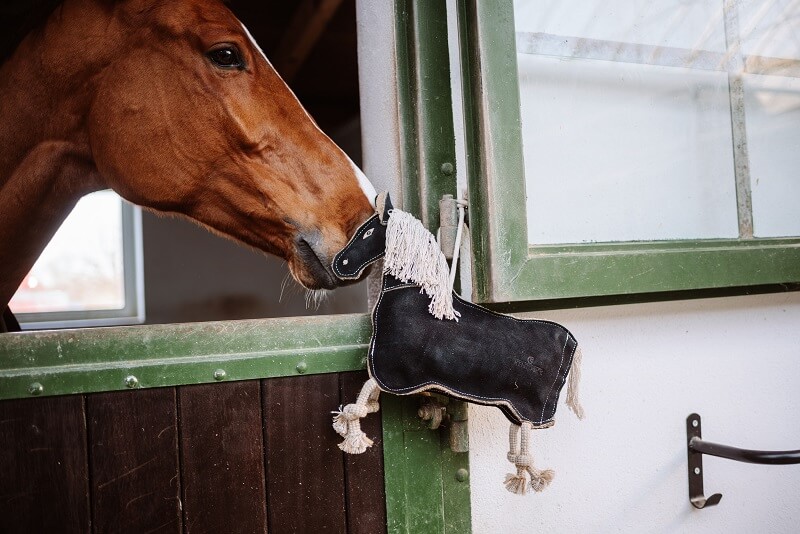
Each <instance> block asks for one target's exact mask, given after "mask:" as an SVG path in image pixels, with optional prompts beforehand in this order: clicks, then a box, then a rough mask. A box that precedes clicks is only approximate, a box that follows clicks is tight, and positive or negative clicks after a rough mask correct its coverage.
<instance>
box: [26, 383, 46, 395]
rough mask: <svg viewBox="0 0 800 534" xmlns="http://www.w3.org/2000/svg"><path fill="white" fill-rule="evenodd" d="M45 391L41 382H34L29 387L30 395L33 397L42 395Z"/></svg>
mask: <svg viewBox="0 0 800 534" xmlns="http://www.w3.org/2000/svg"><path fill="white" fill-rule="evenodd" d="M43 391H44V386H43V385H41V384H40V383H39V382H34V383H33V384H31V385H30V386H28V393H30V394H31V395H41V394H42V392H43Z"/></svg>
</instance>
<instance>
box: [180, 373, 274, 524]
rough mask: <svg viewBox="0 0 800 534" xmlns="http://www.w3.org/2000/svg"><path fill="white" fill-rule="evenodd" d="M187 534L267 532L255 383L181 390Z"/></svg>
mask: <svg viewBox="0 0 800 534" xmlns="http://www.w3.org/2000/svg"><path fill="white" fill-rule="evenodd" d="M178 399H179V402H178V406H179V413H180V417H179V423H178V424H179V426H180V447H181V455H182V466H181V470H182V475H183V477H182V480H183V514H184V516H183V521H184V530H185V531H186V532H187V534H196V533H202V532H209V533H214V534H218V533H220V532H236V533H251V532H252V533H256V532H262V533H263V532H266V530H267V518H266V493H265V489H264V456H263V450H264V449H263V442H262V429H261V391H260V388H259V382H258V381H257V380H252V381H245V382H231V383H223V384H207V385H199V386H183V387H180V388H178Z"/></svg>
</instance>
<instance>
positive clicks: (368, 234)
mask: <svg viewBox="0 0 800 534" xmlns="http://www.w3.org/2000/svg"><path fill="white" fill-rule="evenodd" d="M373 231H374V229H373V228H370V229H369V230H367V231H366V232H364V237H362V238H361V239H366V238H368V237H369V236H371V235H372V232H373Z"/></svg>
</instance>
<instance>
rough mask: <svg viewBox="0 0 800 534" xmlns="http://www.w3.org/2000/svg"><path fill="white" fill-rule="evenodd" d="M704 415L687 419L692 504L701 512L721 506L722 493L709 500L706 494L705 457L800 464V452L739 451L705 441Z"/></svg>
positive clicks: (764, 462)
mask: <svg viewBox="0 0 800 534" xmlns="http://www.w3.org/2000/svg"><path fill="white" fill-rule="evenodd" d="M701 430H702V424H701V420H700V416H699V415H698V414H696V413H693V414H691V415H689V417H687V418H686V452H687V455H688V460H689V461H688V474H689V501H690V502H691V503H692V506H694V507H695V508H698V509H702V508H707V507H709V506H714V505H716V504H719V501H720V500H721V499H722V494H721V493H715V494H713V495H712V496H710V497H708V498H706V496H705V495H704V494H703V455H704V454H710V455H712V456H719V457H720V458H727V459H729V460H736V461H737V462H748V463H753V464H773V465H775V464H781V465H785V464H800V450H796V451H755V450H749V449H739V448H736V447H731V446H729V445H721V444H719V443H712V442H710V441H703V439H702V438H703V436H702V431H701Z"/></svg>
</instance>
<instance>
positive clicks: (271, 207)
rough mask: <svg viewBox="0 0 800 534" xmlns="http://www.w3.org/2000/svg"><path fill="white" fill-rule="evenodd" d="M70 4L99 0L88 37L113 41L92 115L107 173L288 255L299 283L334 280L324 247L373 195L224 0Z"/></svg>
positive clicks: (328, 284)
mask: <svg viewBox="0 0 800 534" xmlns="http://www.w3.org/2000/svg"><path fill="white" fill-rule="evenodd" d="M69 3H70V1H69V0H67V4H65V6H64V7H65V8H67V7H69ZM76 3H79V4H83V5H94V6H96V7H97V8H98V9H102V10H103V11H104V13H105V16H106V20H104V21H103V27H102V29H101V28H99V27H95V26H92V27H91V28H90V32H91V31H98V32H102V35H100V36H99V37H98V38H97V39H96V41H97V44H100V42H103V41H105V40H106V39H107V37H108V36H109V35H111V36H113V39H114V41H115V42H114V43H113V46H111V49H112V50H113V53H111V54H108V55H107V62H106V64H105V65H104V66H103V68H102V70H101V71H100V72H97V73H95V74H94V76H95V78H96V84H95V91H94V95H93V97H92V101H91V105H90V107H89V109H88V120H87V130H88V139H89V144H90V147H91V153H92V156H93V159H94V163H95V165H96V168H97V171H98V173H99V175H100V176H102V178H103V179H104V180H105V184H106V185H107V186H109V187H111V188H112V189H114V190H115V191H117V192H118V193H119V194H120V195H121V196H123V197H124V198H126V199H128V200H130V201H131V202H133V203H135V204H139V205H141V206H145V207H148V208H151V209H154V210H157V211H161V212H169V213H175V214H179V215H183V216H186V217H188V218H190V219H193V220H194V221H196V222H199V223H200V224H201V225H203V226H206V227H207V228H209V229H211V230H212V231H214V232H216V233H219V234H222V235H224V236H227V237H229V238H233V239H235V240H238V241H240V242H242V243H245V244H247V245H250V246H252V247H255V248H257V249H259V250H262V251H265V252H269V253H272V254H275V255H277V256H279V257H282V258H284V259H285V260H286V261H287V263H288V265H289V268H290V271H291V272H292V274H293V275H294V277H295V278H296V279H297V280H298V281H299V282H300V283H301V284H302V285H304V286H306V287H307V288H312V289H316V288H328V289H330V288H333V287H336V286H337V285H338V284H339V283H340V279H339V278H338V277H336V276H335V275H334V273H333V272H332V270H331V262H332V260H333V256H334V255H335V254H336V252H338V251H339V250H340V249H342V248H343V247H344V246H345V245H346V244H347V242H348V239H349V237H350V236H351V235H352V233H353V232H354V231H355V229H356V228H357V227H358V226H359V225H360V224H361V223H362V222H363V221H364V220H366V219H367V218H368V217H369V216H370V215H371V214H372V213H374V207H373V206H372V202H374V199H375V192H374V190H373V188H372V186H371V185H370V184H369V181H367V179H366V178H365V177H364V175H363V174H362V173H361V171H360V170H359V169H358V168H357V167H356V166H355V165H354V164H353V163H352V162H351V160H350V159H349V158H348V157H347V156H346V155H345V154H344V153H343V152H342V150H341V149H340V148H339V147H338V146H336V145H335V144H334V143H333V142H332V141H331V140H330V139H329V138H328V136H326V135H325V134H324V133H323V132H322V131H321V130H320V129H319V128H318V126H317V125H316V123H315V122H314V120H313V119H312V118H311V117H310V116H309V115H308V114H307V113H306V111H305V110H304V109H303V107H302V105H301V104H300V102H299V101H298V99H297V98H296V97H295V95H294V94H293V93H292V91H291V90H290V89H289V87H288V86H287V85H286V84H285V83H284V81H283V80H282V79H281V78H280V76H279V75H278V73H277V72H276V71H275V69H274V68H273V67H272V65H271V64H270V62H269V61H268V60H267V58H266V57H265V56H264V54H263V52H262V51H261V49H260V48H259V47H258V45H257V44H256V42H255V41H254V40H253V38H252V37H251V36H250V34H249V32H248V31H247V29H246V28H245V27H244V26H243V25H242V24H241V23H240V22H239V21H238V20H237V19H236V18H235V16H234V15H233V14H232V13H231V12H230V11H229V10H228V8H227V7H225V6H224V5H223V4H222V2H219V1H215V0H180V1H171V2H159V1H152V0H126V1H119V2H116V3H113V4H111V5H110V6H109V4H108V3H107V2H106V3H104V2H97V1H88V0H79V1H78V2H76Z"/></svg>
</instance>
